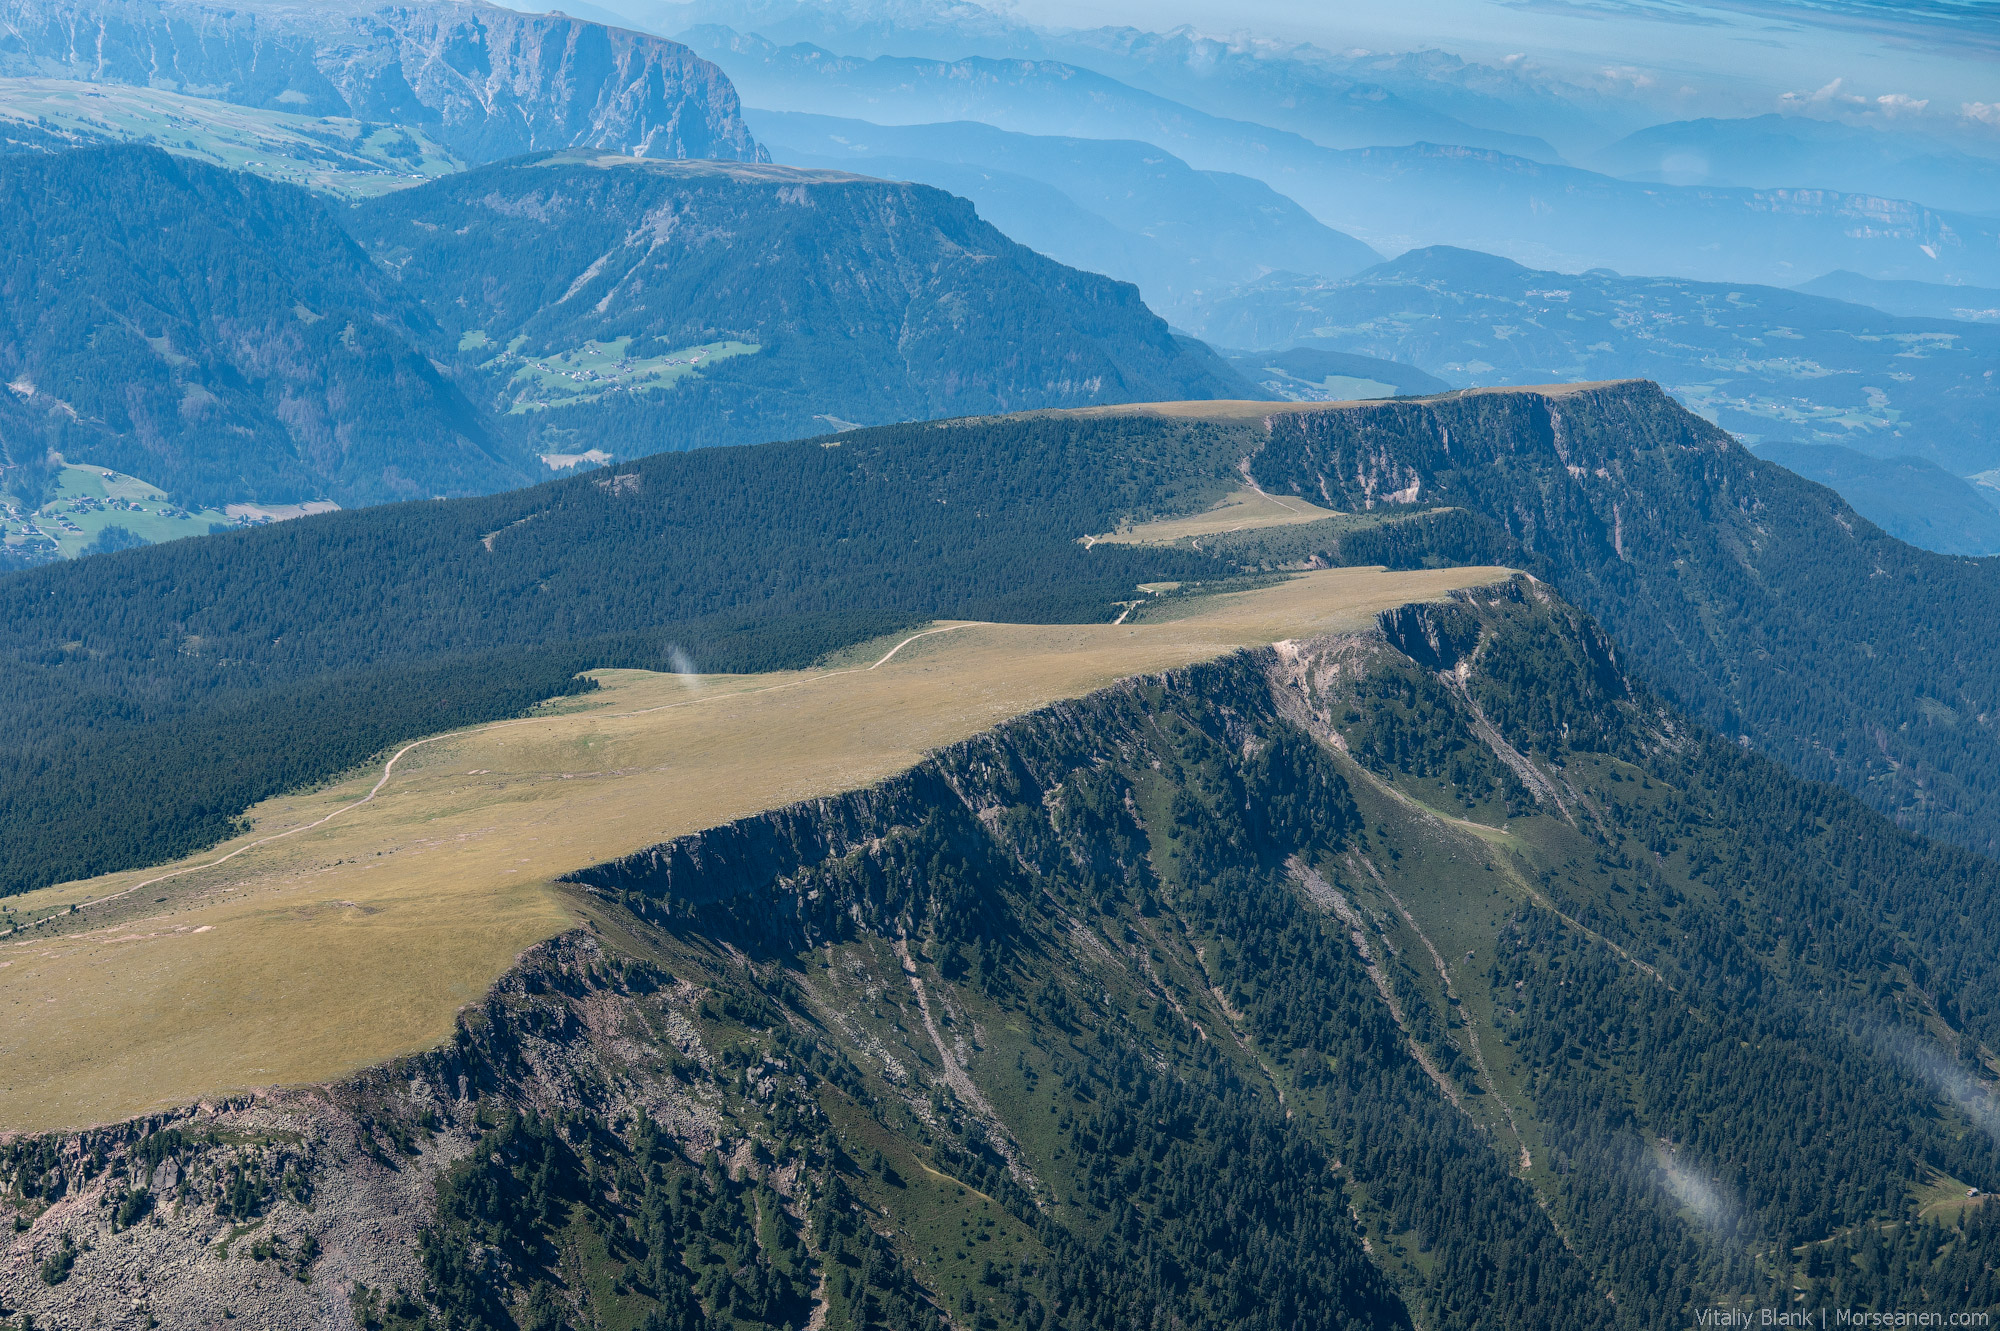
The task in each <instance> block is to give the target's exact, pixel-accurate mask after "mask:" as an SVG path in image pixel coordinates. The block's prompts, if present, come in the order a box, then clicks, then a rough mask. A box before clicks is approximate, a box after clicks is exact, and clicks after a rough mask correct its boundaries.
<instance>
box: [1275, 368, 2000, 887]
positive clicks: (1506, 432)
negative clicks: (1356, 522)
mask: <svg viewBox="0 0 2000 1331" xmlns="http://www.w3.org/2000/svg"><path fill="white" fill-rule="evenodd" d="M1254 469H1255V472H1256V476H1257V479H1258V481H1259V483H1260V484H1262V485H1263V486H1264V487H1265V488H1266V489H1269V490H1273V491H1278V492H1284V493H1293V494H1301V495H1306V496H1308V497H1310V498H1311V499H1313V500H1314V502H1317V503H1323V504H1326V505H1327V506H1329V507H1332V508H1337V509H1361V508H1379V507H1382V506H1385V505H1389V506H1393V505H1397V504H1419V505H1450V506H1457V507H1460V508H1464V509H1466V510H1468V511H1470V512H1473V513H1476V514H1479V515H1481V516H1482V517H1483V519H1485V521H1486V522H1487V523H1489V524H1491V525H1490V528H1489V530H1490V531H1492V533H1493V534H1494V535H1495V536H1496V537H1498V538H1499V539H1501V540H1502V542H1503V543H1505V544H1507V545H1510V546H1511V553H1507V554H1505V555H1503V556H1501V562H1506V563H1512V564H1514V565H1515V566H1516V567H1522V568H1528V569H1531V570H1532V571H1534V572H1535V573H1536V574H1537V575H1538V576H1541V577H1544V578H1547V579H1549V580H1550V581H1552V582H1554V583H1555V584H1556V585H1557V586H1558V587H1560V588H1561V590H1562V592H1563V594H1564V595H1565V596H1567V597H1569V598H1570V599H1571V600H1573V601H1575V602H1576V603H1577V604H1579V605H1581V606H1583V607H1584V608H1585V609H1587V610H1589V611H1590V612H1591V613H1592V614H1595V615H1597V616H1599V617H1600V618H1601V619H1602V620H1603V621H1604V623H1605V625H1606V627H1607V628H1609V629H1610V630H1611V632H1612V633H1613V635H1614V636H1616V637H1617V638H1618V640H1619V641H1620V642H1622V643H1624V644H1625V646H1626V648H1627V649H1628V650H1629V651H1630V652H1631V653H1632V660H1633V662H1634V664H1635V665H1636V667H1637V668H1638V670H1639V672H1640V673H1641V674H1642V675H1643V676H1644V677H1646V678H1647V679H1648V680H1649V681H1650V682H1651V683H1653V684H1654V685H1655V686H1656V687H1658V688H1660V689H1661V690H1662V691H1663V692H1664V693H1666V694H1667V695H1668V696H1669V697H1670V698H1671V699H1672V700H1673V701H1674V702H1675V703H1676V704H1678V705H1680V706H1682V707H1685V708H1686V709H1687V710H1689V711H1690V712H1692V713H1694V714H1695V715H1696V716H1698V717H1699V718H1700V719H1701V720H1703V721H1705V722H1707V723H1708V724H1710V725H1713V726H1715V727H1716V728H1717V729H1718V730H1721V731H1722V732H1724V733H1725V734H1728V735H1732V736H1739V735H1740V736H1742V737H1744V738H1745V740H1746V742H1749V743H1753V744H1756V745H1759V746H1761V747H1763V748H1764V749H1766V751H1768V752H1770V753H1773V754H1775V755H1777V756H1778V757H1780V758H1782V759H1783V760H1784V761H1785V762H1787V763H1789V764H1790V765H1791V766H1792V767H1793V768H1794V769H1795V770H1797V771H1801V772H1803V773H1805V774H1807V775H1809V776H1811V777H1814V778H1817V779H1820V780H1830V781H1837V782H1839V783H1840V784H1842V785H1845V786H1846V787H1847V788H1848V789H1850V790H1853V791H1855V792H1857V793H1858V794H1860V795H1861V796H1862V797H1863V798H1864V799H1866V800H1868V801H1869V802H1870V803H1872V804H1874V805H1875V807H1876V808H1878V809H1881V810H1882V811H1884V812H1886V813H1889V814H1891V815H1892V816H1894V817H1895V818H1896V819H1897V820H1898V821H1899V822H1901V823H1903V824H1904V825H1905V826H1907V827H1911V828H1914V829H1917V830H1921V831H1924V832H1926V833H1929V834H1932V835H1938V836H1944V837H1947V838H1949V839H1952V840H1956V841H1959V842H1961V843H1963V844H1967V845H1971V846H1973V847H1975V848H1977V849H1981V850H1986V851H1988V852H1990V851H1992V850H1993V849H1994V848H1995V847H2000V812H1996V810H2000V779H1996V776H1995V773H1996V772H2000V664H1996V662H1995V659H1994V657H1993V654H1992V652H1991V650H1990V644H1989V643H1988V642H1987V638H1988V636H1989V633H1988V630H1987V628H1986V627H1985V626H1987V625H1990V624H1991V623H1993V622H1995V619H1996V617H2000V567H1996V565H1995V564H1994V563H1993V562H1992V561H1982V560H1968V559H1962V558H1956V557H1952V556H1947V555H1938V554H1933V553H1931V552H1930V551H1926V550H1919V549H1915V548H1913V547H1911V546H1908V545H1905V544H1903V543H1902V542H1901V541H1897V540H1894V539H1892V538H1891V537H1889V536H1887V535H1885V534H1884V533H1883V532H1882V531H1881V530H1880V529H1879V528H1877V527H1875V526H1874V525H1873V524H1872V523H1870V522H1868V521H1867V520H1866V519H1864V518H1862V517H1861V516H1860V515H1859V514H1857V513H1856V512H1855V511H1854V510H1853V509H1851V508H1849V507H1848V506H1847V504H1846V503H1845V502H1844V501H1842V500H1841V498H1840V496H1838V495H1836V494H1835V493H1834V492H1833V491H1831V490H1828V489H1825V488H1824V487H1822V486H1818V485H1815V484H1813V483H1812V482H1810V481H1807V480H1804V479H1802V478H1800V477H1798V476H1796V475H1794V474H1793V473H1791V472H1788V471H1786V470H1785V469H1784V468H1782V467H1779V466H1776V465H1774V464H1771V463H1767V462H1762V461H1759V460H1758V459H1757V458H1756V457H1755V456H1753V455H1752V454H1751V453H1749V452H1748V451H1747V450H1745V449H1744V448H1742V447H1741V446H1740V445H1739V444H1737V443H1736V441H1735V440H1734V439H1732V438H1731V437H1730V436H1729V435H1728V434H1726V433H1724V432H1723V431H1722V430H1720V429H1717V428H1716V427H1715V426H1713V425H1711V424H1709V423H1708V422H1706V421H1704V420H1702V419H1701V418H1699V417H1697V416H1695V415H1693V414H1692V413H1690V412H1688V411H1686V410H1684V409H1682V408H1681V407H1680V406H1679V405H1677V404H1676V403H1675V402H1674V401H1673V400H1672V399H1670V398H1669V397H1668V396H1667V395H1666V394H1665V393H1663V392H1662V391H1661V390H1660V389H1659V388H1658V386H1656V385H1654V384H1651V383H1646V382H1642V381H1637V380H1632V381H1624V382H1617V383H1608V384H1595V385H1583V386H1580V387H1575V388H1561V389H1547V390H1537V389H1521V390H1506V391H1493V392H1478V393H1466V394H1450V395H1445V396H1441V397H1436V398H1429V399H1423V400H1419V401H1409V402H1391V403H1381V404H1376V405H1371V406H1368V407H1366V408H1364V409H1340V410H1331V411H1322V412H1313V413H1302V414H1298V415H1284V416H1274V417H1273V418H1272V420H1271V421H1270V429H1269V433H1268V442H1267V444H1266V447H1265V448H1264V450H1263V452H1261V453H1260V454H1259V455H1258V457H1257V458H1256V459H1255V462H1254ZM1940 607H1951V608H1950V609H1949V610H1948V611H1943V612H1941V611H1940Z"/></svg>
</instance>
